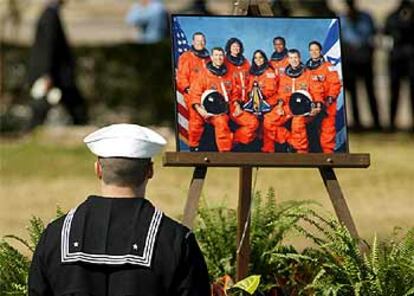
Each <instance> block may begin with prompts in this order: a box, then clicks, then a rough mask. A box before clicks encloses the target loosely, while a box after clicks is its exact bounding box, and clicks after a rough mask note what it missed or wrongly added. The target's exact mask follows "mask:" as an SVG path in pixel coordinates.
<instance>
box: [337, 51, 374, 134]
mask: <svg viewBox="0 0 414 296" xmlns="http://www.w3.org/2000/svg"><path fill="white" fill-rule="evenodd" d="M358 79H363V81H364V84H365V89H366V92H367V96H368V102H369V108H370V111H371V116H372V119H373V121H374V127H375V128H380V127H381V125H380V121H379V113H378V104H377V98H376V95H375V91H374V73H373V59H372V57H371V58H369V59H366V60H365V61H354V60H352V59H347V60H344V80H345V81H344V84H345V89H346V90H347V91H349V98H350V102H351V107H352V116H353V122H354V126H355V127H356V128H360V127H361V116H360V112H359V107H358V100H359V95H358V93H357V81H358Z"/></svg>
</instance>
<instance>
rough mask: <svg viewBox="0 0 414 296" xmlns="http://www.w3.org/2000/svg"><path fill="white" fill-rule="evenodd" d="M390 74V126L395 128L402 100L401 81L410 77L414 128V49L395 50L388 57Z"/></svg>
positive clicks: (413, 123) (413, 125) (413, 124)
mask: <svg viewBox="0 0 414 296" xmlns="http://www.w3.org/2000/svg"><path fill="white" fill-rule="evenodd" d="M388 69H389V74H390V128H391V129H395V123H396V117H397V111H398V105H399V102H400V87H401V81H402V80H403V79H404V78H405V77H408V79H409V84H410V99H411V125H412V127H413V129H414V49H412V48H406V49H401V50H394V51H392V52H391V54H390V56H389V59H388Z"/></svg>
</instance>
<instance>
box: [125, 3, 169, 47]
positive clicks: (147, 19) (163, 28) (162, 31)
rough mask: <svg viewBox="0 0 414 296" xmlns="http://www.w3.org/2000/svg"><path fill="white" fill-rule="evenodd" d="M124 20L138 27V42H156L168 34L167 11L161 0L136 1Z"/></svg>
mask: <svg viewBox="0 0 414 296" xmlns="http://www.w3.org/2000/svg"><path fill="white" fill-rule="evenodd" d="M125 21H126V22H127V24H129V25H131V26H135V27H136V28H138V29H139V34H138V36H137V42H138V43H157V42H160V41H162V40H163V39H164V38H165V37H166V36H167V34H168V13H167V10H166V9H165V6H164V4H163V3H162V2H161V0H140V1H137V3H135V4H134V5H133V6H132V7H131V9H130V10H129V12H128V14H127V16H126V18H125Z"/></svg>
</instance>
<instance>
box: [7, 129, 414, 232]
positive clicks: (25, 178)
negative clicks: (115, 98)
mask: <svg viewBox="0 0 414 296" xmlns="http://www.w3.org/2000/svg"><path fill="white" fill-rule="evenodd" d="M90 130H91V128H78V129H77V128H64V129H62V128H60V129H50V128H49V129H43V130H38V131H36V133H34V134H33V135H30V136H25V137H23V138H20V139H4V138H3V139H1V144H0V149H1V170H0V182H1V186H0V195H1V197H2V203H1V207H0V235H4V234H8V233H15V234H18V235H25V231H24V227H25V224H26V223H27V221H28V219H29V218H30V217H31V215H36V216H40V217H42V218H43V219H44V220H45V221H48V220H50V219H51V218H52V217H53V216H54V213H55V209H56V206H57V205H59V206H61V207H62V208H63V209H64V210H68V209H69V208H71V207H72V206H74V205H76V204H77V203H79V202H81V201H82V200H83V199H84V198H85V197H86V196H87V195H88V194H90V193H98V183H97V182H96V179H95V177H94V173H93V162H94V156H93V155H92V154H91V153H89V151H88V150H87V149H86V147H85V146H83V144H82V142H81V139H82V138H83V136H85V135H86V134H87V133H88V132H89V131H90ZM169 134H170V135H171V133H169ZM169 138H171V139H170V144H169V146H168V148H167V150H169V151H172V150H173V149H174V147H175V145H174V143H173V141H174V140H173V139H172V138H173V137H171V136H169ZM350 144H351V145H350V149H351V152H355V153H357V152H359V153H366V152H367V153H370V154H371V163H372V165H371V167H370V168H368V169H338V170H336V172H337V176H338V178H339V180H340V182H341V185H342V189H343V191H344V194H345V196H346V197H347V201H348V205H349V207H350V209H351V212H352V214H353V217H354V219H355V223H356V225H357V228H358V230H359V232H360V234H361V235H362V236H363V237H364V238H367V239H368V240H371V238H372V236H373V234H374V233H378V235H380V236H385V235H388V234H390V233H391V231H392V230H393V227H394V226H401V227H403V228H406V227H413V226H414V202H413V190H414V184H413V182H414V166H413V163H414V153H413V152H414V137H412V136H409V135H407V134H396V135H388V134H351V135H350ZM155 169H156V174H155V178H154V179H153V180H152V181H151V182H150V183H149V188H148V192H147V196H148V198H150V199H151V200H152V201H153V202H154V203H155V204H156V205H157V206H158V207H160V208H161V209H162V210H163V211H165V212H166V213H167V214H169V215H171V216H173V217H175V218H177V219H179V218H180V216H181V212H182V209H183V206H184V203H185V198H186V192H187V188H188V184H189V182H190V178H191V175H192V169H191V168H164V167H162V163H161V157H158V158H157V159H156V160H155ZM255 174H257V184H256V190H261V191H267V189H268V188H269V187H274V188H275V191H276V196H277V198H278V200H280V201H283V200H289V199H294V200H303V199H312V200H316V201H318V202H320V203H321V204H322V205H323V206H324V207H326V208H327V209H328V210H330V211H333V210H332V206H331V204H330V201H329V197H328V195H327V193H326V191H325V188H324V186H323V183H322V181H321V179H320V176H319V172H318V170H316V169H259V170H258V172H257V173H256V172H255ZM237 190H238V170H237V169H224V168H223V169H220V168H215V169H209V172H208V173H207V180H206V183H205V187H204V191H203V192H204V194H203V196H204V197H203V198H204V201H205V202H206V203H207V204H208V205H216V204H223V203H224V204H225V205H227V206H229V207H236V205H237V194H238V193H237Z"/></svg>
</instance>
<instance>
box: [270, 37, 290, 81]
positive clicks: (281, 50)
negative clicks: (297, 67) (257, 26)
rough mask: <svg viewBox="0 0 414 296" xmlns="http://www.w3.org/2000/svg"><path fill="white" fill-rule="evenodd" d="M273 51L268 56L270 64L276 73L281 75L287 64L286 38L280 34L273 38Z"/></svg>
mask: <svg viewBox="0 0 414 296" xmlns="http://www.w3.org/2000/svg"><path fill="white" fill-rule="evenodd" d="M273 48H274V50H275V51H274V52H273V54H272V56H271V57H270V64H271V65H272V67H273V69H275V71H276V74H277V75H283V74H284V73H285V69H286V67H287V66H288V65H289V60H288V55H287V52H288V50H287V48H286V40H285V38H283V37H281V36H277V37H275V38H273Z"/></svg>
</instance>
